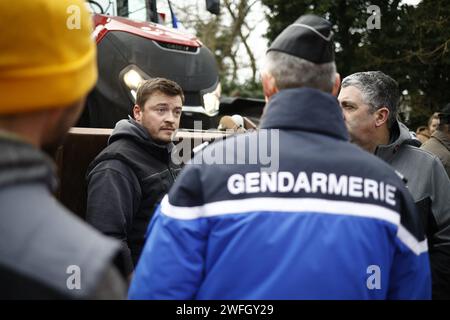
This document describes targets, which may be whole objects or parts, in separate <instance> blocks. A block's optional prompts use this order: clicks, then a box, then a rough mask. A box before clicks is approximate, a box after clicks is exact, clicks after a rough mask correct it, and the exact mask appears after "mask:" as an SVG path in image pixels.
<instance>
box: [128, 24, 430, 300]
mask: <svg viewBox="0 0 450 320" xmlns="http://www.w3.org/2000/svg"><path fill="white" fill-rule="evenodd" d="M262 82H263V88H264V94H265V96H266V99H267V101H268V104H267V106H266V108H265V112H264V116H263V118H262V121H261V128H260V130H259V131H258V132H253V133H249V134H242V135H237V136H234V137H230V138H228V139H226V140H225V141H222V142H218V143H214V144H212V145H210V146H209V147H207V148H205V149H204V150H203V151H202V153H199V154H197V155H196V156H195V157H194V159H193V160H192V162H191V163H190V164H188V165H187V166H186V167H185V169H184V170H183V171H182V173H181V175H180V176H179V179H178V180H177V182H176V183H175V184H174V185H173V187H172V189H171V191H170V192H169V194H168V196H166V197H165V198H164V199H163V201H162V203H161V206H160V207H159V208H158V210H157V212H156V213H155V215H154V217H153V219H152V221H151V223H150V225H149V229H148V233H147V242H146V244H145V247H144V250H143V253H142V256H141V259H140V261H139V263H138V265H137V268H136V273H135V276H134V279H133V281H132V284H131V287H130V291H129V297H130V298H132V299H429V298H430V296H431V284H430V269H429V263H428V253H427V245H426V240H425V237H424V231H423V228H422V225H421V224H420V221H419V220H418V216H417V214H416V212H415V208H414V203H413V200H412V198H411V196H410V195H409V193H408V191H407V190H406V189H405V186H404V183H403V182H402V180H401V179H400V178H399V177H398V176H397V175H396V174H395V172H394V171H393V170H392V169H391V168H390V167H389V165H387V164H386V163H384V162H383V161H382V160H380V159H377V158H376V157H375V156H373V155H371V154H369V153H367V152H364V151H363V150H361V149H360V148H359V147H357V146H354V145H352V144H351V143H350V142H349V137H348V133H347V130H346V127H345V123H344V120H343V115H342V111H341V109H340V107H339V104H338V103H337V100H336V98H335V97H334V96H335V95H336V93H337V91H338V87H339V76H338V75H337V74H336V67H335V63H334V50H333V40H332V31H331V25H330V23H329V22H328V21H326V20H324V19H322V18H319V17H317V16H314V15H305V16H302V17H300V18H299V19H298V20H297V21H296V22H295V23H293V24H292V25H290V26H289V27H287V28H286V29H285V30H284V31H283V32H282V33H281V34H280V35H279V36H278V37H277V38H276V39H275V41H274V42H273V43H272V45H271V47H270V48H269V50H268V53H267V57H266V63H265V67H264V70H263V72H262Z"/></svg>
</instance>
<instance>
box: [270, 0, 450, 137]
mask: <svg viewBox="0 0 450 320" xmlns="http://www.w3.org/2000/svg"><path fill="white" fill-rule="evenodd" d="M400 2H401V1H400V0H389V1H385V0H372V1H364V0H298V1H291V2H286V1H282V0H263V3H264V4H265V5H266V6H268V8H269V9H270V13H269V15H268V20H269V25H270V26H269V30H268V33H267V37H268V39H269V40H270V41H272V40H273V39H275V37H276V36H277V35H278V34H279V33H280V32H281V31H282V30H283V29H284V28H285V27H287V26H288V25H289V24H291V23H292V22H294V21H295V20H296V19H297V18H298V17H299V16H300V15H302V14H304V13H315V14H317V15H321V16H323V17H325V18H327V19H328V20H329V21H331V22H332V23H333V25H334V32H335V43H336V64H337V67H338V70H339V72H340V74H341V77H345V76H347V75H349V74H351V73H354V72H358V71H367V70H381V71H383V72H385V73H386V74H389V75H390V76H392V77H393V78H394V79H396V80H397V81H398V83H399V87H400V90H401V92H405V93H406V92H407V94H405V95H404V96H403V107H408V108H410V109H411V112H410V116H409V121H408V125H409V126H410V127H411V128H412V129H414V128H416V127H417V126H419V125H422V124H426V121H427V119H428V117H429V116H430V115H431V114H432V113H433V112H434V111H436V110H438V109H440V108H442V106H443V105H445V104H446V103H448V102H449V101H450V90H447V88H449V87H450V80H449V74H450V52H449V50H448V46H449V44H450V18H449V17H450V1H446V0H423V1H422V2H421V3H420V4H419V5H418V6H416V7H413V6H410V5H406V4H400ZM369 5H377V6H379V7H380V11H381V29H373V30H368V29H367V28H366V21H367V19H368V18H369V17H370V13H368V12H367V8H368V7H369ZM405 90H406V91H405Z"/></svg>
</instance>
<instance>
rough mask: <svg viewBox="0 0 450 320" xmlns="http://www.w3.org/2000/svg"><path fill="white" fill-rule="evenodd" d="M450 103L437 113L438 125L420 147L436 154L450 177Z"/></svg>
mask: <svg viewBox="0 0 450 320" xmlns="http://www.w3.org/2000/svg"><path fill="white" fill-rule="evenodd" d="M449 124H450V103H449V104H447V105H446V106H445V107H444V108H443V109H442V110H441V112H440V113H439V125H438V127H437V129H436V131H435V132H434V133H433V135H432V136H431V138H430V140H428V141H427V142H426V143H424V144H423V145H422V147H421V148H422V149H423V150H426V151H429V152H431V153H432V154H434V155H436V156H437V157H438V158H439V160H441V162H442V164H443V165H444V167H445V170H446V171H447V175H448V176H449V178H450V126H449Z"/></svg>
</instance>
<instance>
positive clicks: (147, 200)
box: [86, 119, 180, 273]
mask: <svg viewBox="0 0 450 320" xmlns="http://www.w3.org/2000/svg"><path fill="white" fill-rule="evenodd" d="M173 147H174V145H173V144H172V143H169V144H165V145H161V144H158V143H156V142H154V141H153V140H152V139H151V137H150V135H149V134H148V132H147V130H146V129H145V128H143V127H142V126H141V125H140V124H138V123H137V122H136V121H134V120H133V119H129V120H121V121H119V122H118V123H117V124H116V127H115V128H114V130H113V132H112V134H111V137H110V138H109V141H108V146H107V147H106V148H105V149H104V150H103V151H102V152H101V153H100V154H99V155H98V156H97V157H96V158H95V159H94V161H93V162H92V163H91V164H90V166H89V168H88V175H87V179H88V200H87V212H86V218H87V221H88V222H89V223H91V224H92V225H93V226H94V227H96V228H97V229H98V230H100V231H102V232H103V233H104V234H106V235H109V236H112V237H114V238H117V239H119V240H121V241H122V245H123V250H124V251H125V253H126V255H127V257H128V258H127V260H128V266H127V270H128V272H129V273H131V272H132V271H133V268H134V266H135V265H136V263H137V261H138V259H139V256H140V253H141V251H142V247H143V245H144V239H145V233H146V231H147V225H148V223H149V221H150V218H151V217H152V215H153V212H154V211H155V209H156V207H157V205H158V204H159V202H160V201H161V199H162V197H163V196H164V194H166V193H167V192H168V191H169V189H170V187H171V186H172V184H173V182H174V181H175V177H176V176H177V174H178V172H179V170H180V167H179V166H177V165H175V164H174V163H173V162H172V160H171V151H172V148H173Z"/></svg>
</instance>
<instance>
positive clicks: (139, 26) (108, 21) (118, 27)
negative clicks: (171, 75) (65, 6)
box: [93, 14, 202, 47]
mask: <svg viewBox="0 0 450 320" xmlns="http://www.w3.org/2000/svg"><path fill="white" fill-rule="evenodd" d="M93 19H94V38H95V40H96V42H97V43H99V42H100V41H101V39H102V38H103V37H104V36H105V35H106V33H108V32H109V31H123V32H128V33H131V34H134V35H138V36H141V37H144V38H148V39H151V40H156V41H161V42H168V43H174V44H179V45H183V46H189V47H201V46H202V43H201V42H200V40H198V39H197V38H196V37H195V36H192V35H189V34H186V33H183V32H180V31H177V30H174V29H172V28H167V27H164V26H162V25H159V24H156V23H152V22H146V21H144V22H139V21H133V20H130V19H127V18H122V17H112V16H106V15H102V14H94V16H93Z"/></svg>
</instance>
